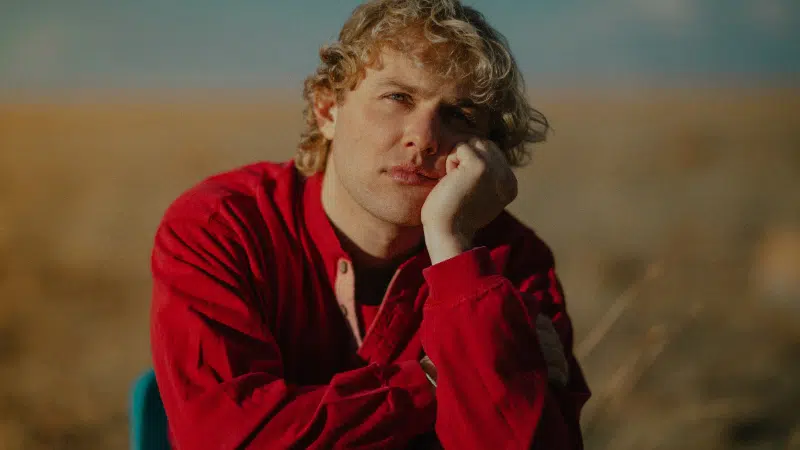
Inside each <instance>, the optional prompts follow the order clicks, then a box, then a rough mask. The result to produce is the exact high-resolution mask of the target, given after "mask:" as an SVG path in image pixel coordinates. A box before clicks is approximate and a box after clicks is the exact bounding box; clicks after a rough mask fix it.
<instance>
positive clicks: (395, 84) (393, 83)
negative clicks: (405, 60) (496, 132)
mask: <svg viewBox="0 0 800 450" xmlns="http://www.w3.org/2000/svg"><path fill="white" fill-rule="evenodd" d="M377 86H378V88H379V89H385V88H397V89H400V90H402V91H406V92H408V93H409V94H412V95H421V96H422V97H433V91H429V90H423V89H420V88H417V87H415V86H411V85H410V84H407V83H404V82H402V81H400V80H398V79H396V78H388V79H386V80H383V81H380V82H379V83H378V84H377ZM447 103H448V104H449V105H450V106H455V107H458V108H477V107H478V104H477V103H475V102H474V101H473V100H472V99H470V98H458V99H455V100H452V101H450V99H448V102H447Z"/></svg>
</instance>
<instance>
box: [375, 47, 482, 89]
mask: <svg viewBox="0 0 800 450" xmlns="http://www.w3.org/2000/svg"><path fill="white" fill-rule="evenodd" d="M433 64H434V63H424V62H422V60H421V59H420V58H414V57H411V56H408V55H406V54H404V53H401V52H398V51H396V50H392V49H383V50H382V51H381V52H380V54H379V55H378V57H377V58H376V59H375V62H374V63H373V64H371V65H369V66H367V67H366V68H365V74H364V80H363V85H364V87H367V88H371V89H381V88H392V87H396V88H412V89H413V90H414V91H416V93H417V94H419V95H420V96H422V97H431V98H432V97H443V98H454V99H465V98H468V97H469V91H470V90H469V86H468V85H467V83H465V82H463V81H462V82H459V80H455V79H448V78H446V77H444V76H441V75H440V74H438V73H437V72H436V67H434V65H433Z"/></svg>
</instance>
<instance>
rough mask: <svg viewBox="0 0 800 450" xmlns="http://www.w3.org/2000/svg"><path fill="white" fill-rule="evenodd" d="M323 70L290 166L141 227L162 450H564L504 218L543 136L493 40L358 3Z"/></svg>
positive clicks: (206, 191) (523, 266) (565, 399)
mask: <svg viewBox="0 0 800 450" xmlns="http://www.w3.org/2000/svg"><path fill="white" fill-rule="evenodd" d="M320 56H321V63H320V66H319V68H318V69H317V71H316V73H315V74H314V75H312V76H311V77H309V78H308V79H307V81H306V85H305V95H306V98H307V100H308V108H307V114H306V115H307V119H308V129H307V131H306V133H304V135H303V139H302V141H301V143H300V150H299V151H298V155H297V157H296V158H295V159H294V160H293V161H290V162H288V163H285V164H272V163H261V164H254V165H251V166H248V167H245V168H241V169H238V170H234V171H232V172H228V173H224V174H221V175H218V176H215V177H212V178H210V179H208V180H206V181H204V182H202V183H201V184H199V185H198V186H196V187H195V188H193V189H191V190H190V191H188V192H187V193H185V194H184V195H182V196H181V197H180V198H179V199H178V200H176V202H175V203H174V204H173V205H172V206H171V207H170V208H169V210H168V211H167V212H166V214H165V216H164V219H163V222H162V224H161V226H160V227H159V230H158V232H157V236H156V239H155V247H154V251H153V260H152V263H153V275H154V295H153V309H152V348H153V357H154V366H155V371H156V376H157V380H158V384H159V388H160V390H161V394H162V397H163V401H164V405H165V408H166V411H167V415H168V418H169V424H170V432H171V439H172V441H173V443H174V444H175V445H176V447H178V448H182V449H206V448H207V449H234V448H252V449H273V448H363V449H367V448H369V449H391V448H435V447H436V446H439V445H441V446H442V447H444V448H448V449H485V448H495V447H496V448H509V449H510V448H520V449H522V448H525V449H527V448H544V449H561V448H570V449H575V448H582V442H581V434H580V429H579V424H578V418H579V411H580V409H581V406H582V405H583V403H584V402H585V401H586V400H587V399H588V396H589V392H588V390H587V387H586V384H585V382H584V379H583V376H582V374H581V371H580V368H579V367H578V364H577V362H576V361H575V358H574V357H573V355H572V351H571V349H572V329H571V325H570V321H569V318H568V316H567V313H566V309H565V308H566V307H565V304H564V301H563V300H564V299H563V295H562V291H561V287H560V285H559V283H558V280H557V278H556V275H555V272H554V268H553V267H554V262H553V257H552V254H551V252H550V250H549V249H548V248H547V246H546V245H545V244H544V243H543V242H542V241H541V240H540V239H539V238H538V237H537V236H536V235H535V234H534V233H533V232H532V231H531V230H529V229H528V228H526V227H525V226H523V225H522V224H520V223H519V222H518V221H517V220H515V219H514V218H513V217H511V216H510V215H509V214H508V213H506V212H504V208H505V206H506V205H507V204H508V203H509V202H511V201H512V200H513V199H514V197H515V196H516V189H517V184H516V178H515V176H514V174H513V172H512V171H511V168H510V167H511V166H512V165H518V164H520V163H521V162H522V160H523V159H524V157H525V155H526V154H525V149H524V145H525V144H526V143H528V142H536V141H541V140H542V139H543V137H544V132H545V131H546V127H547V122H546V121H545V120H544V118H543V117H542V116H541V115H539V114H538V113H536V111H535V110H533V109H532V108H531V107H530V106H529V105H528V103H527V101H526V100H525V97H524V96H523V88H522V81H521V78H520V76H519V72H518V69H517V67H516V64H515V62H514V60H513V58H512V57H511V54H510V53H509V51H508V46H507V45H506V43H505V41H504V40H503V38H502V37H501V36H500V35H499V34H498V33H497V32H496V31H494V30H493V29H492V28H491V27H490V26H489V25H488V24H487V23H486V22H485V20H484V19H483V17H482V16H481V15H480V14H479V13H477V12H476V11H474V10H473V9H471V8H467V7H464V6H462V5H460V4H459V3H458V2H456V1H455V0H439V1H433V0H376V1H372V2H369V3H367V4H364V5H362V6H361V7H359V8H357V9H356V10H355V11H354V13H353V15H352V16H351V18H350V19H349V20H348V22H347V23H346V24H345V26H344V28H343V29H342V32H341V34H340V36H339V41H338V42H336V43H335V44H333V45H331V46H328V47H325V48H323V49H322V50H321V52H320ZM565 355H566V356H565Z"/></svg>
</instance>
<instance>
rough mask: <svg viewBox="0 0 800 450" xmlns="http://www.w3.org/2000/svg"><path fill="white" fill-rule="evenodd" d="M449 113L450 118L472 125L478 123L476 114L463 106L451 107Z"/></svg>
mask: <svg viewBox="0 0 800 450" xmlns="http://www.w3.org/2000/svg"><path fill="white" fill-rule="evenodd" d="M447 114H448V115H449V116H450V118H452V119H455V120H458V121H460V122H463V123H465V124H467V125H468V126H470V127H475V126H476V125H477V122H476V119H475V115H474V114H473V113H472V112H470V111H468V110H464V109H461V108H450V110H449V111H448V113H447Z"/></svg>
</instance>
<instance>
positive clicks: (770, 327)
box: [0, 88, 800, 450]
mask: <svg viewBox="0 0 800 450" xmlns="http://www.w3.org/2000/svg"><path fill="white" fill-rule="evenodd" d="M286 98H287V96H285V95H283V94H278V93H273V92H253V93H245V95H242V94H241V93H239V94H236V95H234V94H231V95H228V94H205V95H196V96H185V97H178V96H162V95H160V94H158V93H138V94H136V95H132V94H131V95H127V96H120V95H116V96H114V95H96V96H86V97H73V98H61V99H58V100H51V101H42V100H41V99H40V100H38V101H25V102H23V101H17V102H12V101H7V102H5V103H2V104H0V449H9V450H13V449H48V450H52V449H100V448H102V449H112V448H126V445H127V429H126V425H127V416H126V411H125V408H126V401H127V389H128V388H129V385H130V382H131V380H132V379H133V378H134V377H135V376H136V375H137V374H138V373H140V372H141V371H142V370H144V369H145V368H146V367H148V365H149V362H148V361H149V353H148V352H149V348H148V345H149V344H148V328H147V327H148V308H149V301H150V299H149V295H150V279H149V266H148V262H149V261H148V258H149V252H150V248H151V240H152V236H153V232H154V229H155V226H156V224H157V222H158V220H159V219H160V215H161V213H162V212H163V211H164V209H165V208H166V207H167V205H168V204H169V203H170V201H171V200H172V199H174V198H175V197H176V196H177V195H178V194H179V193H180V192H181V191H182V190H184V189H186V188H188V187H189V186H191V185H192V184H193V183H196V182H197V181H199V180H200V179H202V178H203V177H205V176H208V175H210V174H212V173H214V172H217V171H220V170H224V169H228V168H233V167H236V166H238V165H241V164H245V163H248V162H252V161H256V160H260V159H267V160H284V159H287V158H289V157H291V156H292V154H293V152H294V150H293V149H294V145H295V142H296V141H297V136H298V133H299V130H300V125H301V115H300V110H301V107H302V105H301V104H300V103H299V102H298V101H295V97H291V98H290V99H289V100H286ZM534 103H535V104H536V105H537V107H538V108H539V109H541V110H542V111H543V112H544V113H545V114H546V115H547V116H548V118H549V119H550V120H551V122H552V123H553V125H554V129H555V133H554V134H553V135H552V136H551V139H550V141H549V142H548V143H547V144H545V145H543V146H540V147H537V149H536V151H535V154H534V158H533V161H532V163H531V164H530V165H529V166H528V167H526V168H524V169H521V170H519V171H518V175H519V177H520V179H521V189H520V196H519V198H518V199H517V200H516V202H515V203H514V204H513V205H512V208H511V209H512V211H513V212H514V213H515V214H517V215H518V216H519V217H520V218H522V219H523V220H524V221H525V222H526V223H529V224H531V225H532V226H534V228H535V229H537V230H538V231H539V233H540V234H541V235H542V236H543V237H544V238H545V240H547V241H548V242H549V243H550V244H551V246H552V247H553V248H554V250H555V253H556V258H557V263H558V266H559V268H560V274H561V278H562V281H563V282H564V285H565V288H566V291H567V296H568V305H569V311H570V313H571V314H572V317H573V320H574V322H575V327H576V336H577V342H578V346H577V349H576V351H577V353H578V356H579V358H580V359H581V361H582V363H583V365H584V369H585V372H586V374H587V377H588V379H589V382H590V385H591V387H592V388H593V391H594V394H595V395H594V398H593V399H592V400H591V401H590V403H589V404H588V405H587V408H586V412H585V415H584V429H585V435H586V441H587V449H614V450H624V449H640V450H641V449H710V450H717V449H786V448H793V449H800V406H798V405H800V382H799V381H798V380H800V357H799V356H798V355H800V90H791V89H783V90H777V89H775V90H766V89H761V90H758V89H733V88H727V89H713V90H688V89H685V90H677V89H676V90H648V91H645V90H640V91H634V90H630V91H608V92H597V91H594V92H592V91H586V90H584V91H566V90H565V91H558V92H556V91H553V92H545V93H542V94H541V95H540V96H539V97H537V98H535V99H534Z"/></svg>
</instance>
